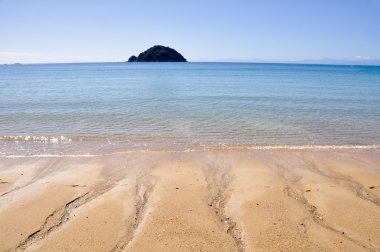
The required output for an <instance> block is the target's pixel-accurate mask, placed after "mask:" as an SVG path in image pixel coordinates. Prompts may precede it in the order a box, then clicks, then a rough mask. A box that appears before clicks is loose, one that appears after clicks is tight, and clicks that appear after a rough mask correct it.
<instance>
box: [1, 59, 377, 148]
mask: <svg viewBox="0 0 380 252" xmlns="http://www.w3.org/2000/svg"><path fill="white" fill-rule="evenodd" d="M0 97H1V99H0V142H1V143H0V151H1V153H3V154H4V153H15V152H16V153H20V152H21V153H23V152H28V151H30V150H31V149H35V150H34V151H33V152H34V153H39V152H41V153H46V152H49V151H51V150H52V149H62V148H66V149H70V148H74V147H75V146H77V145H82V144H87V145H91V146H93V145H94V144H95V143H96V144H95V145H98V146H101V145H102V146H103V145H104V146H111V145H112V146H114V145H123V146H129V147H149V146H151V147H165V148H166V147H169V148H177V147H181V148H189V147H190V148H191V147H215V146H225V147H234V146H251V147H252V146H257V145H259V146H288V145H292V146H294V145H296V146H300V147H302V146H306V145H322V146H325V145H327V146H342V145H346V146H347V145H348V146H357V145H360V146H367V145H376V146H377V145H379V144H380V67H376V66H326V65H325V66H323V65H292V64H248V63H91V64H44V65H7V66H0ZM16 136H18V137H16Z"/></svg>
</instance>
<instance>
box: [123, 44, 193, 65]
mask: <svg viewBox="0 0 380 252" xmlns="http://www.w3.org/2000/svg"><path fill="white" fill-rule="evenodd" d="M128 62H187V60H186V59H185V58H184V57H183V56H182V55H181V54H180V53H179V52H177V51H176V50H174V49H173V48H170V47H166V46H161V45H156V46H153V47H151V48H149V49H148V50H146V51H144V52H142V53H140V54H139V56H137V57H136V56H135V55H133V56H131V57H130V58H129V59H128Z"/></svg>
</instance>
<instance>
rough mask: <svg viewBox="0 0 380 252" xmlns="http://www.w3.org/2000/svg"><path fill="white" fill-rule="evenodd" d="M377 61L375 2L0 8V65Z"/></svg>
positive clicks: (207, 0) (30, 3)
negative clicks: (170, 51)
mask: <svg viewBox="0 0 380 252" xmlns="http://www.w3.org/2000/svg"><path fill="white" fill-rule="evenodd" d="M155 44H162V45H167V46H171V47H174V48H175V49H177V50H178V51H179V52H181V53H182V54H183V55H184V56H185V57H186V58H188V60H191V61H225V60H241V61H256V60H264V61H294V60H295V61H297V60H304V59H321V58H334V59H350V60H355V59H380V0H260V1H259V0H235V1H232V0H186V1H185V0H0V63H13V62H21V63H30V62H86V61H124V60H126V59H128V57H129V56H130V55H131V54H137V53H138V52H141V51H143V50H145V49H147V48H148V47H150V46H152V45H155Z"/></svg>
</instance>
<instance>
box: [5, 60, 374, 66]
mask: <svg viewBox="0 0 380 252" xmlns="http://www.w3.org/2000/svg"><path fill="white" fill-rule="evenodd" d="M312 61H318V60H305V61H302V60H300V61H260V60H257V61H246V60H244V61H237V60H231V61H228V60H226V61H224V60H220V61H217V60H210V61H207V60H205V61H187V62H128V61H77V62H32V63H21V62H15V63H0V66H15V65H50V64H51V65H53V64H57V65H58V64H97V63H137V64H138V63H230V64H233V63H236V64H289V65H331V66H380V62H379V63H374V64H365V63H364V62H363V63H360V62H358V63H356V62H355V63H354V62H351V61H348V62H346V63H345V62H342V63H332V62H331V63H328V62H319V63H318V62H312Z"/></svg>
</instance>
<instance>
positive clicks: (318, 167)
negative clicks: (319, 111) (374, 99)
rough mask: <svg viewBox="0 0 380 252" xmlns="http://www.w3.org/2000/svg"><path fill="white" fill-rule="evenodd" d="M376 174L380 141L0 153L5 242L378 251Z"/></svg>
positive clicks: (41, 247)
mask: <svg viewBox="0 0 380 252" xmlns="http://www.w3.org/2000/svg"><path fill="white" fill-rule="evenodd" d="M379 181H380V152H379V149H348V150H347V149H311V150H310V149H301V150H300V149H293V150H289V149H261V150H236V149H235V150H199V151H192V152H186V151H172V152H169V151H141V150H140V151H136V150H130V152H123V153H117V152H110V153H108V154H107V153H101V154H99V155H97V156H85V154H81V155H78V156H50V157H41V156H39V157H37V156H34V157H30V156H29V157H26V156H25V157H12V158H10V157H0V182H1V184H0V202H1V204H0V206H1V207H0V223H1V225H0V244H1V247H0V250H15V251H23V250H26V251H35V250H38V251H51V250H71V251H73V250H74V251H89V250H91V251H105V250H108V251H149V250H160V251H173V250H181V251H194V250H202V251H257V250H258V251H273V250H275V251H278V250H286V251H331V250H335V251H336V250H341V251H353V250H354V251H376V250H379V249H380V239H379V237H380V230H379V229H378V226H379V224H380V214H379V206H380V200H379V199H380V184H379ZM32 216H33V217H32Z"/></svg>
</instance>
